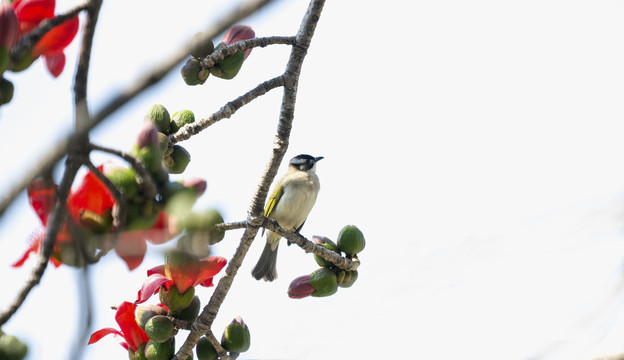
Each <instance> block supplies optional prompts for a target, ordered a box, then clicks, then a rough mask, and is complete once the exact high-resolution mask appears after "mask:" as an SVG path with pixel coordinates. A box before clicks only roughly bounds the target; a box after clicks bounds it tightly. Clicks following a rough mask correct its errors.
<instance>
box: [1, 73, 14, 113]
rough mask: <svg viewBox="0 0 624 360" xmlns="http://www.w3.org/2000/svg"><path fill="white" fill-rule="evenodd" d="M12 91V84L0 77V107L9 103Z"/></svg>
mask: <svg viewBox="0 0 624 360" xmlns="http://www.w3.org/2000/svg"><path fill="white" fill-rule="evenodd" d="M14 90H15V87H14V86H13V83H12V82H10V81H9V80H7V79H5V78H3V77H0V106H1V105H4V104H8V103H10V102H11V99H13V91H14Z"/></svg>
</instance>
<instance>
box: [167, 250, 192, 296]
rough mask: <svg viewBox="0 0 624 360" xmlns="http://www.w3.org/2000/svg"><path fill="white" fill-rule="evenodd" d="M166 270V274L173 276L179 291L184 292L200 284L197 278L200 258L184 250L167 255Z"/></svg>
mask: <svg viewBox="0 0 624 360" xmlns="http://www.w3.org/2000/svg"><path fill="white" fill-rule="evenodd" d="M165 271H166V272H167V274H166V276H167V277H169V278H171V279H172V280H173V282H174V284H175V285H176V287H177V288H178V292H179V293H180V294H184V293H185V292H186V291H187V290H188V289H189V288H191V287H193V286H195V285H197V284H198V282H197V281H196V280H197V278H198V276H199V272H200V264H199V260H198V259H197V257H195V256H193V255H191V254H188V253H186V252H184V251H173V252H171V253H169V254H168V255H167V260H166V265H165Z"/></svg>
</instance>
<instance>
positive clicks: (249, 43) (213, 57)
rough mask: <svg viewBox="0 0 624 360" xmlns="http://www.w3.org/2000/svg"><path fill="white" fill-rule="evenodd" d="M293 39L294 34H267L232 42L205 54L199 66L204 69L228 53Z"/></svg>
mask: <svg viewBox="0 0 624 360" xmlns="http://www.w3.org/2000/svg"><path fill="white" fill-rule="evenodd" d="M295 39H296V38H295V37H294V36H269V37H260V38H252V39H247V40H241V41H237V42H235V43H234V44H231V45H228V46H225V47H223V48H221V49H219V50H215V52H213V53H212V54H210V55H208V56H206V57H205V58H204V59H203V60H202V61H201V66H202V68H204V69H210V68H211V67H213V66H215V64H216V63H218V62H221V61H222V60H223V59H224V58H225V57H226V56H228V55H232V54H234V53H237V52H239V51H244V50H247V49H253V48H255V47H266V46H269V45H295V43H296V42H295Z"/></svg>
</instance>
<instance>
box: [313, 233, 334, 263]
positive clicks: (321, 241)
mask: <svg viewBox="0 0 624 360" xmlns="http://www.w3.org/2000/svg"><path fill="white" fill-rule="evenodd" d="M312 242H313V243H315V244H316V245H319V246H322V247H324V248H326V249H328V250H331V251H334V252H336V253H338V254H339V255H340V250H338V246H337V245H336V243H335V242H333V241H332V240H331V239H330V238H328V237H320V236H314V237H313V238H312ZM314 260H316V263H317V264H319V265H320V266H322V267H326V268H330V269H333V268H334V267H336V265H334V263H332V262H330V261H327V260H325V259H323V258H322V257H320V256H318V255H316V254H315V255H314Z"/></svg>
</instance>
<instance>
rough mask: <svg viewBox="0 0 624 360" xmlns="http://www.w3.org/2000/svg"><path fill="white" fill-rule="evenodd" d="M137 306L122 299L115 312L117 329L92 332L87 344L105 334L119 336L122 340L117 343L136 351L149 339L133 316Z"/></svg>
mask: <svg viewBox="0 0 624 360" xmlns="http://www.w3.org/2000/svg"><path fill="white" fill-rule="evenodd" d="M136 308H137V306H136V305H135V304H133V303H130V302H127V301H124V302H123V303H122V304H121V305H120V306H119V307H118V308H117V313H115V321H116V322H117V324H118V325H119V329H120V330H117V329H115V328H104V329H101V330H98V331H96V332H94V333H93V334H92V335H91V338H89V345H91V344H93V343H96V342H98V341H100V339H102V338H103V337H105V336H106V335H111V334H112V335H117V336H120V337H121V338H122V339H123V341H122V342H120V343H119V344H120V345H121V346H123V347H124V348H125V349H126V350H132V351H133V352H136V351H137V350H138V348H139V346H141V344H143V343H146V342H148V341H149V337H148V336H147V334H146V333H145V331H144V330H143V329H141V328H140V327H139V325H138V324H137V322H136V318H135V311H136Z"/></svg>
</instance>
